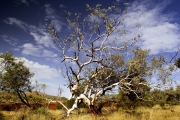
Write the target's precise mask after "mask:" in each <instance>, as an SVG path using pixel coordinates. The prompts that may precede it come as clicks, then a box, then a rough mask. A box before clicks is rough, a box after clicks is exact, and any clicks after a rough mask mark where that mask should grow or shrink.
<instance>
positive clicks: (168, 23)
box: [123, 0, 180, 54]
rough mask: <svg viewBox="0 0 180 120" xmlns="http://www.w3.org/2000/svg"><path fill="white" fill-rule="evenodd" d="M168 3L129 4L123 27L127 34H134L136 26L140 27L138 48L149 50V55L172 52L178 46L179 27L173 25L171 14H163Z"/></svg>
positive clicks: (139, 1) (145, 0) (137, 2)
mask: <svg viewBox="0 0 180 120" xmlns="http://www.w3.org/2000/svg"><path fill="white" fill-rule="evenodd" d="M169 4H170V2H168V1H162V2H159V3H158V4H155V3H153V2H152V1H150V0H144V1H143V0H137V1H134V2H133V3H131V6H130V7H129V10H128V13H127V15H126V18H125V21H124V22H123V25H124V26H125V28H126V29H127V30H128V31H129V32H135V31H136V29H137V27H136V25H137V24H140V25H141V28H140V29H139V31H138V33H140V34H141V42H140V46H141V47H142V48H143V49H150V50H151V54H158V53H160V52H174V51H175V50H176V48H177V46H178V45H179V44H180V34H179V32H180V25H179V24H177V23H174V22H173V21H174V20H175V18H173V17H174V16H173V14H172V13H167V14H164V13H163V10H165V9H167V8H168V5H169Z"/></svg>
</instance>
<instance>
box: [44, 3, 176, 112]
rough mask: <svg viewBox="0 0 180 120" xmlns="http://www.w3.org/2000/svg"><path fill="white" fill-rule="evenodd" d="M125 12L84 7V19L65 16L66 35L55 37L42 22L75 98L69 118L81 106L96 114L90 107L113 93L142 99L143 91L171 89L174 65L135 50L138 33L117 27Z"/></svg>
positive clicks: (58, 34) (64, 32)
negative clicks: (100, 98) (79, 104)
mask: <svg viewBox="0 0 180 120" xmlns="http://www.w3.org/2000/svg"><path fill="white" fill-rule="evenodd" d="M127 9H128V3H127V4H125V7H124V10H120V9H119V7H118V6H110V7H108V8H106V9H105V8H102V6H101V5H100V4H98V5H96V6H95V7H90V6H89V5H87V9H86V10H87V12H88V15H87V16H86V17H84V18H81V14H80V13H75V15H74V16H73V15H72V14H71V13H70V12H66V20H67V24H68V31H67V32H66V31H63V30H62V31H60V32H59V31H56V29H55V27H54V26H55V25H53V24H52V23H50V21H49V20H48V19H46V22H47V28H48V30H49V32H50V34H51V35H52V36H53V37H54V42H55V43H56V44H58V46H59V47H60V50H61V52H60V53H61V57H62V63H64V65H65V67H66V70H64V71H65V78H66V79H67V80H68V85H69V88H70V91H71V93H72V96H73V95H75V96H76V100H75V102H74V104H73V106H72V108H71V109H69V110H68V115H69V113H70V112H71V111H72V110H74V109H75V108H77V104H78V103H79V101H81V102H83V103H85V104H86V105H87V106H88V107H89V108H90V109H91V110H92V111H96V109H95V107H94V104H95V102H96V101H98V98H99V97H100V96H102V95H105V93H106V92H107V91H111V90H113V89H114V88H117V87H118V88H119V89H120V90H121V91H123V92H127V93H129V94H130V95H132V94H133V95H135V96H136V97H138V98H139V99H143V94H140V93H142V92H143V91H144V90H149V88H151V87H154V88H163V87H167V86H168V85H170V84H171V83H172V79H171V74H172V72H173V71H174V70H175V67H174V65H173V64H169V63H168V61H167V59H166V58H165V57H164V56H162V55H154V56H152V55H149V51H150V50H144V49H141V46H140V45H139V44H138V43H139V42H140V35H139V34H138V31H133V34H134V35H132V34H130V35H129V34H128V33H129V32H131V31H130V30H125V29H124V28H123V26H121V23H122V22H123V21H124V19H126V13H127ZM73 18H74V19H73ZM135 26H136V27H137V29H139V27H140V26H139V25H135ZM127 35H129V36H128V37H127ZM154 77H155V80H154V79H152V78H154ZM82 84H83V86H84V91H83V92H82V86H81V85H82ZM72 96H71V97H72ZM71 97H70V99H71ZM90 97H93V98H92V100H90ZM96 113H98V112H97V111H96Z"/></svg>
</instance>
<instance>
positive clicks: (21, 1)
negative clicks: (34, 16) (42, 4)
mask: <svg viewBox="0 0 180 120" xmlns="http://www.w3.org/2000/svg"><path fill="white" fill-rule="evenodd" d="M14 2H15V3H16V4H17V5H21V4H24V5H26V6H29V5H30V3H36V4H38V2H37V0H18V1H14Z"/></svg>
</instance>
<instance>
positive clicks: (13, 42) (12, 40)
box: [0, 34, 18, 46]
mask: <svg viewBox="0 0 180 120" xmlns="http://www.w3.org/2000/svg"><path fill="white" fill-rule="evenodd" d="M0 37H1V38H2V39H3V40H4V41H6V42H7V43H9V44H10V45H12V46H16V45H17V41H18V39H16V38H14V37H10V36H8V35H5V34H3V35H0Z"/></svg>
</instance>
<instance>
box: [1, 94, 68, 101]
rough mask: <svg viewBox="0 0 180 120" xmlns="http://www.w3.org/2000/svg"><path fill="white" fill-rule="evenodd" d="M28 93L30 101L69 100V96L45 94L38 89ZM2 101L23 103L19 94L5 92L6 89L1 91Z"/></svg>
mask: <svg viewBox="0 0 180 120" xmlns="http://www.w3.org/2000/svg"><path fill="white" fill-rule="evenodd" d="M26 95H27V97H28V100H29V102H32V103H42V102H48V101H47V100H46V99H51V100H61V101H66V100H67V98H65V97H60V98H58V97H57V96H52V95H48V94H44V93H42V92H36V91H33V92H27V93H26ZM0 102H1V103H21V101H20V99H19V98H18V96H17V95H15V94H14V93H12V92H5V91H0Z"/></svg>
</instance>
